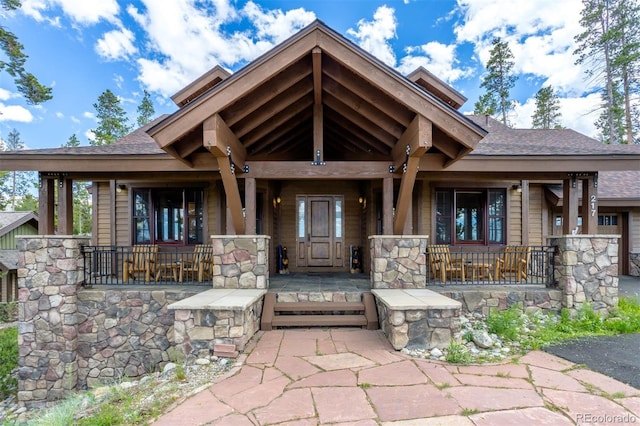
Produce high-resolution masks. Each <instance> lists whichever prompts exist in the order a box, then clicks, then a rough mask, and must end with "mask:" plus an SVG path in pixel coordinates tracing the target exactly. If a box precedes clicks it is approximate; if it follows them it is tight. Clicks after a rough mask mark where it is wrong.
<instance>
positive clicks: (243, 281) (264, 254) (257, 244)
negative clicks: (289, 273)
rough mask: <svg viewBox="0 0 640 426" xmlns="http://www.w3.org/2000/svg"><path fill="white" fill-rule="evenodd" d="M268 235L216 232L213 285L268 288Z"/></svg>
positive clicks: (215, 286) (212, 238)
mask: <svg viewBox="0 0 640 426" xmlns="http://www.w3.org/2000/svg"><path fill="white" fill-rule="evenodd" d="M270 239H271V238H270V237H269V236H267V235H213V236H211V244H213V263H214V266H213V288H259V289H267V288H269V241H270Z"/></svg>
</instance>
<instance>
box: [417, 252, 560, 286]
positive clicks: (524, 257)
mask: <svg viewBox="0 0 640 426" xmlns="http://www.w3.org/2000/svg"><path fill="white" fill-rule="evenodd" d="M554 253H555V247H553V246H502V247H487V248H478V247H460V246H456V247H454V246H450V247H449V246H435V247H433V246H431V247H430V248H429V249H428V250H427V285H495V284H500V285H525V284H535V285H543V286H547V287H549V286H552V285H553V282H554V260H553V258H554Z"/></svg>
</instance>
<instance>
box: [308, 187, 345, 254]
mask: <svg viewBox="0 0 640 426" xmlns="http://www.w3.org/2000/svg"><path fill="white" fill-rule="evenodd" d="M297 201H298V202H297V206H298V212H297V213H298V265H299V266H311V267H314V266H326V267H334V266H342V265H343V262H342V259H343V253H342V206H343V202H342V196H333V195H331V196H310V195H306V196H302V195H301V196H298V199H297Z"/></svg>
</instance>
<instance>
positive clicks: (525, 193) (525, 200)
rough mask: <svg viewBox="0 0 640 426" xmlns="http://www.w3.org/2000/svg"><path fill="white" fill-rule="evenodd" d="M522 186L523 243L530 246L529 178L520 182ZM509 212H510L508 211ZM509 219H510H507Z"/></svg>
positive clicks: (521, 222)
mask: <svg viewBox="0 0 640 426" xmlns="http://www.w3.org/2000/svg"><path fill="white" fill-rule="evenodd" d="M520 188H521V189H522V192H521V194H520V195H521V199H520V202H521V207H520V208H521V211H520V214H521V216H520V217H521V221H520V224H521V225H520V227H521V229H522V237H521V238H522V245H523V246H528V245H529V211H530V209H529V203H530V202H531V200H530V197H529V181H528V180H522V181H521V182H520ZM507 213H508V212H507ZM507 221H508V220H507Z"/></svg>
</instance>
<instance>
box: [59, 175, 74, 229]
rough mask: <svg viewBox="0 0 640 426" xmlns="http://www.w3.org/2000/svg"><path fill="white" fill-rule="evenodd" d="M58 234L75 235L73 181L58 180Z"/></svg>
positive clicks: (66, 179)
mask: <svg viewBox="0 0 640 426" xmlns="http://www.w3.org/2000/svg"><path fill="white" fill-rule="evenodd" d="M58 234H59V235H73V181H72V180H71V179H68V178H59V179H58Z"/></svg>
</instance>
